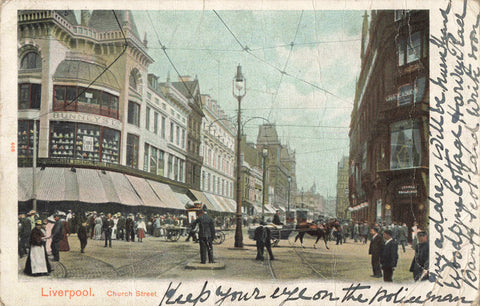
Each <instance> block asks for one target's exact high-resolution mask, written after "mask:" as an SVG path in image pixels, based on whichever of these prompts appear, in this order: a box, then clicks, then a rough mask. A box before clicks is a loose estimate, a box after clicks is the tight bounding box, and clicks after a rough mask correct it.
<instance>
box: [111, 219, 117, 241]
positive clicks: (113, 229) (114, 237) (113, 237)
mask: <svg viewBox="0 0 480 306" xmlns="http://www.w3.org/2000/svg"><path fill="white" fill-rule="evenodd" d="M112 220H113V227H112V234H111V235H110V236H111V237H112V240H117V224H118V219H117V214H114V215H113V217H112Z"/></svg>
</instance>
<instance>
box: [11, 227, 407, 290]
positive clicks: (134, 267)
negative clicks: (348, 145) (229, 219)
mask: <svg viewBox="0 0 480 306" xmlns="http://www.w3.org/2000/svg"><path fill="white" fill-rule="evenodd" d="M293 241H294V237H293V236H291V237H290V239H289V240H281V241H280V243H279V245H278V247H274V248H273V253H274V256H275V260H274V261H270V260H265V261H263V262H262V261H257V260H255V257H256V247H255V242H254V241H253V240H250V239H249V238H248V235H247V233H246V231H245V233H244V235H243V242H244V250H243V251H239V250H235V248H233V246H234V231H230V232H229V234H227V237H226V240H225V242H224V243H223V244H221V245H214V257H215V262H216V263H215V264H212V265H211V266H208V267H207V266H206V265H204V267H202V266H201V264H200V256H199V245H198V244H197V243H193V242H192V241H190V242H186V241H185V237H181V238H180V239H179V240H178V241H176V242H167V241H165V240H164V239H163V238H157V237H147V238H144V239H143V242H137V241H135V242H126V241H121V240H120V241H117V240H113V241H112V248H109V247H107V248H105V247H104V241H100V240H88V244H87V247H86V249H85V253H80V242H79V240H78V239H77V237H76V235H71V236H70V237H69V244H70V251H68V252H60V262H52V261H51V264H52V267H53V268H54V269H55V271H53V272H52V273H51V274H50V275H49V276H45V278H50V279H133V278H142V279H190V280H191V279H229V280H232V279H233V280H252V279H255V280H272V279H276V280H314V279H317V280H318V279H325V280H339V281H368V282H383V280H382V279H377V278H371V277H370V275H371V274H372V269H371V265H370V256H369V255H368V245H369V244H368V243H367V244H362V243H355V242H353V241H352V240H348V241H347V243H345V244H343V245H338V246H337V245H335V244H334V243H333V242H329V247H330V249H329V250H327V249H326V248H325V246H324V245H323V242H322V243H320V244H319V245H318V248H317V249H314V248H313V247H312V246H313V242H314V240H313V239H312V238H309V237H305V239H304V246H305V248H302V247H301V246H300V245H299V244H296V245H295V244H294V242H293ZM265 253H266V254H265V255H266V257H268V255H267V252H265ZM413 255H414V251H413V249H412V248H411V247H410V246H408V247H407V249H406V252H405V253H404V252H403V251H402V249H401V247H400V249H399V262H398V266H397V268H396V269H395V271H394V274H393V281H394V282H409V281H412V273H411V272H408V269H409V267H410V263H411V261H412V258H413ZM25 261H26V257H23V258H19V260H18V264H19V279H20V280H29V279H33V278H32V277H29V276H26V275H24V274H23V268H24V266H25ZM187 266H189V267H194V268H193V269H192V268H190V269H187ZM197 267H200V269H199V268H197Z"/></svg>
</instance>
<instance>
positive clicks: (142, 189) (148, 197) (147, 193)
mask: <svg viewBox="0 0 480 306" xmlns="http://www.w3.org/2000/svg"><path fill="white" fill-rule="evenodd" d="M125 177H126V178H127V179H128V181H129V182H130V184H132V186H133V188H134V189H135V191H136V193H137V194H138V195H139V196H140V198H141V199H142V202H143V203H144V204H145V205H146V206H150V207H165V205H163V203H162V202H161V201H160V199H159V198H158V197H157V195H156V194H155V192H154V191H153V189H152V187H150V184H149V183H148V181H147V180H146V179H144V178H141V177H136V176H131V175H125Z"/></svg>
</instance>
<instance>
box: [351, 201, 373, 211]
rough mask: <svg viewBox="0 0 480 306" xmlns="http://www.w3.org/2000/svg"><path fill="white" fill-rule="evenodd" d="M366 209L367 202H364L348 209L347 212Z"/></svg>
mask: <svg viewBox="0 0 480 306" xmlns="http://www.w3.org/2000/svg"><path fill="white" fill-rule="evenodd" d="M367 207H368V202H364V203H362V204H358V205H356V206H351V207H349V208H348V210H349V211H358V210H360V209H364V208H367Z"/></svg>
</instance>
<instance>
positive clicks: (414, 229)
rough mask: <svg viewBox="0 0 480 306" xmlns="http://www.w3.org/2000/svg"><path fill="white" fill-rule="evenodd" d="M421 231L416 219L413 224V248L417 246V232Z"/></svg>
mask: <svg viewBox="0 0 480 306" xmlns="http://www.w3.org/2000/svg"><path fill="white" fill-rule="evenodd" d="M418 231H419V228H418V222H417V221H414V222H413V226H412V249H414V250H415V247H416V246H417V232H418Z"/></svg>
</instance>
